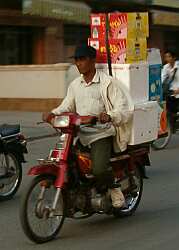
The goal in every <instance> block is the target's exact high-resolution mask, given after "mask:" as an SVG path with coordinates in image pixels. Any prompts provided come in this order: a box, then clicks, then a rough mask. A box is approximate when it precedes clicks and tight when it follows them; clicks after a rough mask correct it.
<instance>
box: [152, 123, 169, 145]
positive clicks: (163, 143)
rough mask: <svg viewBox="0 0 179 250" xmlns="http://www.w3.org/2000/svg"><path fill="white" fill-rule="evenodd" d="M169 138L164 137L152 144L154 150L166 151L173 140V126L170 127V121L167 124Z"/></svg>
mask: <svg viewBox="0 0 179 250" xmlns="http://www.w3.org/2000/svg"><path fill="white" fill-rule="evenodd" d="M166 132H167V136H162V137H160V138H158V139H157V140H155V141H154V142H153V143H152V148H154V149H155V150H160V149H164V148H165V147H166V146H167V145H168V143H169V141H170V139H171V136H172V131H171V126H170V122H169V121H168V122H167V130H166Z"/></svg>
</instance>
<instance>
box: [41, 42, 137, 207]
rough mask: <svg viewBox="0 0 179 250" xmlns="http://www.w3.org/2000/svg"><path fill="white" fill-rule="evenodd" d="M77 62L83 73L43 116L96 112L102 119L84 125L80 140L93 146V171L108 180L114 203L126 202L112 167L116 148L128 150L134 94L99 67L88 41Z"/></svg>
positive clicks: (77, 52) (78, 50)
mask: <svg viewBox="0 0 179 250" xmlns="http://www.w3.org/2000/svg"><path fill="white" fill-rule="evenodd" d="M73 57H74V59H75V64H76V66H77V68H78V71H79V72H80V74H81V76H80V77H78V78H76V79H75V80H74V81H73V82H72V83H71V84H70V86H69V88H68V92H67V96H66V97H65V99H64V100H63V102H62V103H61V104H60V105H59V106H58V107H57V108H55V109H53V110H52V112H50V113H43V115H42V119H43V120H44V121H48V118H49V116H51V115H54V114H55V115H58V114H61V113H62V112H76V113H78V114H79V115H81V116H87V115H91V116H96V117H98V121H99V123H97V124H95V125H92V126H88V127H81V129H80V132H79V135H78V136H79V140H80V143H81V144H82V146H87V147H89V148H90V156H91V160H92V170H93V175H94V176H95V177H96V181H97V183H98V184H99V185H102V183H104V182H105V183H107V184H108V188H110V189H111V200H112V205H113V207H115V208H120V207H122V206H124V204H125V199H124V195H123V193H122V192H121V189H120V186H119V184H118V183H116V182H115V179H114V177H113V173H112V171H111V172H110V171H108V170H107V169H108V165H109V160H110V156H111V152H112V149H114V150H115V151H116V152H122V151H125V150H126V148H127V144H128V141H129V137H130V126H131V117H132V113H133V109H132V105H131V100H130V97H129V96H128V95H127V93H126V92H125V93H124V90H123V89H122V88H121V86H120V83H119V81H117V80H115V79H114V78H112V77H111V76H108V75H106V74H105V73H103V72H101V71H98V70H96V68H95V63H96V50H95V49H94V48H93V47H91V46H87V45H85V44H83V45H80V46H78V47H77V48H76V50H75V54H74V56H73Z"/></svg>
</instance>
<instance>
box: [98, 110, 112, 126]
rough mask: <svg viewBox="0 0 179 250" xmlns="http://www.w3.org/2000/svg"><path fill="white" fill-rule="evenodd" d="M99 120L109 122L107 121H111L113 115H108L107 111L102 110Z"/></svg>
mask: <svg viewBox="0 0 179 250" xmlns="http://www.w3.org/2000/svg"><path fill="white" fill-rule="evenodd" d="M99 121H100V122H101V123H107V122H110V121H111V117H110V115H108V114H107V113H105V112H102V113H101V114H100V115H99Z"/></svg>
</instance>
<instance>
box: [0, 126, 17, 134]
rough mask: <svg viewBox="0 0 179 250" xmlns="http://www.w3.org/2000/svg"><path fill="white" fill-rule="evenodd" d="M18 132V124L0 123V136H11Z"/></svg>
mask: <svg viewBox="0 0 179 250" xmlns="http://www.w3.org/2000/svg"><path fill="white" fill-rule="evenodd" d="M19 132H20V124H13V125H11V124H2V125H0V136H1V137H7V136H13V135H16V134H18V133H19Z"/></svg>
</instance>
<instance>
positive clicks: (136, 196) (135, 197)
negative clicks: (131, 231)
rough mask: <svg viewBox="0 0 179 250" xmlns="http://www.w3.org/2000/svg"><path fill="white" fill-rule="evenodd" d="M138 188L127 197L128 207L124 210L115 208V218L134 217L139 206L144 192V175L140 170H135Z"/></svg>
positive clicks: (134, 176)
mask: <svg viewBox="0 0 179 250" xmlns="http://www.w3.org/2000/svg"><path fill="white" fill-rule="evenodd" d="M133 178H134V181H135V185H136V188H135V190H133V191H132V193H130V192H129V193H127V194H126V195H125V201H126V205H125V207H124V208H114V211H113V215H114V216H115V217H125V216H130V215H132V214H133V213H134V212H135V210H136V209H137V207H138V206H139V203H140V200H141V197H142V192H143V175H142V171H141V170H140V168H136V169H135V174H134V175H133Z"/></svg>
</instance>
